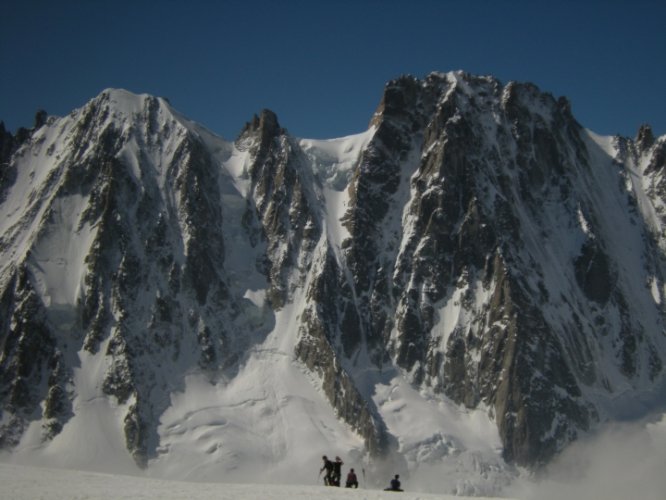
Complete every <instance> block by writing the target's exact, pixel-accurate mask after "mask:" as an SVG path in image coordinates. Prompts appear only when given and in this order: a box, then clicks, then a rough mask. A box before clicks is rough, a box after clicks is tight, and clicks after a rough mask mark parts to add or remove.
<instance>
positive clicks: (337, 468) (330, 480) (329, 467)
mask: <svg viewBox="0 0 666 500" xmlns="http://www.w3.org/2000/svg"><path fill="white" fill-rule="evenodd" d="M321 458H322V459H323V460H324V465H323V467H322V468H321V469H320V470H319V475H320V476H321V473H322V472H324V471H326V474H325V475H324V484H325V485H326V486H340V479H341V478H342V466H343V465H344V462H343V461H342V459H341V458H340V457H335V462H333V461H332V460H329V459H328V457H327V456H326V455H324V456H323V457H321ZM345 487H347V488H358V479H357V478H356V474H355V473H354V469H350V470H349V474H347V482H346V484H345Z"/></svg>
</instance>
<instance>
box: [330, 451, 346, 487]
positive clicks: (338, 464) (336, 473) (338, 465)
mask: <svg viewBox="0 0 666 500" xmlns="http://www.w3.org/2000/svg"><path fill="white" fill-rule="evenodd" d="M343 464H344V462H343V461H342V460H341V459H340V457H335V462H334V463H333V485H334V486H340V478H341V477H342V465H343Z"/></svg>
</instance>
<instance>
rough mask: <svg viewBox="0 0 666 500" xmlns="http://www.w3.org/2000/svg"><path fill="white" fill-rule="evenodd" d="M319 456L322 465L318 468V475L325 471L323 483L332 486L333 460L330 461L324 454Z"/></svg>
mask: <svg viewBox="0 0 666 500" xmlns="http://www.w3.org/2000/svg"><path fill="white" fill-rule="evenodd" d="M321 458H322V460H323V461H324V466H323V467H322V468H321V469H320V470H319V475H320V476H321V473H322V472H323V471H326V475H324V484H325V485H326V486H333V462H331V461H330V460H329V459H328V458H327V457H326V455H324V456H323V457H321Z"/></svg>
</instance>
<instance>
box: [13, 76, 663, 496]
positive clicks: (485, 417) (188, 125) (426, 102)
mask: <svg viewBox="0 0 666 500" xmlns="http://www.w3.org/2000/svg"><path fill="white" fill-rule="evenodd" d="M0 154H1V157H0V231H1V235H2V236H1V237H0V254H1V258H0V347H1V349H2V350H1V352H0V405H1V406H0V408H1V411H2V413H1V415H2V417H1V419H0V445H2V447H4V448H5V449H8V450H12V453H13V455H14V456H15V457H26V460H27V459H28V458H30V459H31V460H33V461H34V460H38V461H39V462H40V463H44V464H49V463H50V462H53V461H57V462H58V463H59V464H60V465H69V466H71V467H79V468H80V467H86V468H93V469H94V468H95V466H96V465H95V464H100V467H101V464H104V466H107V465H108V463H109V457H110V456H111V457H114V460H115V461H116V463H117V466H118V468H119V469H121V470H127V471H129V470H131V469H133V468H134V467H135V466H136V465H135V464H138V465H139V466H141V467H145V468H147V469H148V470H149V471H151V473H153V474H155V475H159V476H170V477H186V478H190V479H192V478H195V479H196V478H201V479H208V478H211V477H215V476H217V475H222V476H224V477H229V478H231V479H233V480H244V479H248V478H253V477H255V476H256V474H257V471H258V470H260V471H261V475H262V478H263V479H264V480H285V481H289V480H298V479H299V478H300V479H302V478H310V476H311V475H312V473H313V471H314V470H315V469H317V466H318V465H319V461H320V457H321V455H322V453H329V454H332V455H335V454H339V455H341V456H344V457H345V458H346V461H347V465H349V464H350V463H354V464H358V465H357V466H358V467H359V468H360V467H361V466H363V467H364V468H365V467H366V466H367V468H368V474H373V473H377V474H378V477H379V476H380V475H381V474H379V471H380V470H381V471H383V470H384V469H383V467H386V470H392V471H393V470H395V471H398V470H399V471H403V472H405V473H408V472H411V473H412V474H415V471H416V470H417V469H419V470H423V469H427V468H429V467H430V468H434V469H437V470H447V471H448V472H449V473H450V474H452V475H455V474H459V475H460V479H459V481H458V483H457V486H456V491H457V492H458V493H481V494H483V493H488V492H490V491H495V490H496V489H497V487H498V485H501V483H502V482H503V481H504V480H505V478H506V477H509V476H510V475H511V474H512V465H514V464H517V465H522V466H527V467H530V468H535V467H539V466H541V465H543V464H545V463H547V462H548V461H549V460H550V459H552V457H553V456H555V455H556V454H557V453H558V452H559V451H561V450H562V449H563V448H564V447H565V446H566V445H567V444H568V443H570V442H572V441H574V440H575V439H576V438H577V437H579V436H580V435H581V434H584V433H586V432H588V431H592V430H594V429H595V428H597V427H598V425H599V424H601V423H603V422H605V421H608V420H611V421H612V420H624V419H631V418H640V417H642V416H645V415H646V414H647V413H649V412H650V411H653V410H655V409H658V407H659V405H662V404H663V403H664V402H665V401H666V399H665V394H666V384H665V382H666V374H665V371H664V362H665V361H666V337H665V334H664V324H663V322H664V314H665V313H666V309H665V308H664V300H665V299H666V288H665V287H664V279H665V277H666V262H665V260H664V257H665V256H666V239H665V237H664V228H665V227H666V223H665V222H666V219H665V217H666V214H665V213H664V210H665V208H666V206H665V201H666V188H665V187H664V183H665V182H666V180H664V168H665V167H666V137H660V138H655V137H653V135H652V133H651V131H650V129H649V128H648V127H644V128H642V129H641V130H640V131H639V133H638V136H637V138H636V139H635V140H630V139H627V138H620V137H600V136H598V135H596V134H594V133H593V132H591V131H589V130H586V129H584V128H583V127H581V126H580V125H579V124H578V123H577V122H576V120H575V119H574V117H573V116H572V113H571V109H570V107H569V104H568V102H567V101H566V99H564V98H560V99H555V98H553V97H552V96H551V95H549V94H547V93H543V92H541V91H540V90H539V89H538V88H536V87H535V86H534V85H531V84H521V83H515V82H511V83H508V84H506V85H503V84H502V83H500V82H499V81H498V80H496V79H494V78H492V77H478V76H473V75H469V74H466V73H463V72H453V73H447V74H439V73H433V74H431V75H429V76H428V77H426V78H425V79H423V80H418V79H415V78H412V77H402V78H399V79H397V80H394V81H391V82H389V83H388V84H387V86H386V88H385V91H384V95H383V98H382V101H381V103H380V105H379V107H378V109H377V112H376V113H375V115H374V116H373V117H372V120H371V123H370V126H369V128H368V130H367V131H365V132H363V133H361V134H358V135H354V136H349V137H344V138H340V139H332V140H309V139H299V138H295V137H292V136H291V135H289V133H288V132H287V131H286V130H285V129H283V128H282V127H281V126H280V124H279V123H278V119H277V117H276V116H275V115H274V114H273V113H272V112H270V111H263V112H262V113H261V114H260V116H257V117H255V118H254V119H253V120H252V121H250V122H249V123H247V124H246V125H245V127H244V128H243V130H242V132H241V134H240V135H239V137H238V138H237V139H236V140H235V141H234V142H227V141H225V140H223V139H222V138H220V137H217V136H215V135H214V134H212V133H211V132H209V131H207V130H206V129H204V128H203V127H201V126H199V125H197V124H196V123H193V122H191V121H189V120H188V119H187V118H185V117H183V116H182V115H180V114H179V113H178V112H176V111H175V110H174V109H173V108H172V107H171V106H170V104H169V103H168V102H167V101H165V100H164V99H160V98H155V97H151V96H147V95H140V96H139V95H134V94H131V93H129V92H126V91H122V90H107V91H104V92H102V94H100V95H99V96H98V97H97V98H95V99H93V100H92V101H90V102H89V103H88V104H86V105H85V106H84V107H83V108H81V109H78V110H75V111H73V112H72V113H71V114H70V115H69V116H66V117H63V118H56V117H46V116H45V115H44V114H43V113H40V114H39V115H38V119H37V121H36V123H35V127H34V128H33V129H32V130H23V131H21V133H17V134H16V136H13V135H12V134H10V133H8V132H7V131H5V130H4V127H2V128H0ZM371 464H372V465H371ZM470 470H471V471H473V472H474V474H475V480H474V481H471V482H470V480H469V478H468V477H467V476H465V472H464V471H470ZM373 471H375V472H373ZM461 471H462V472H461ZM381 477H382V479H381V480H382V481H383V480H384V479H385V476H381Z"/></svg>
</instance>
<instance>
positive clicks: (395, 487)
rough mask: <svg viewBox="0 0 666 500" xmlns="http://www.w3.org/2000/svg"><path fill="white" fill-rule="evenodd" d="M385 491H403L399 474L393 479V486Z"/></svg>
mask: <svg viewBox="0 0 666 500" xmlns="http://www.w3.org/2000/svg"><path fill="white" fill-rule="evenodd" d="M384 491H402V489H401V488H400V476H399V475H398V474H396V475H395V477H394V478H393V479H391V486H390V487H389V488H386V489H385V490H384Z"/></svg>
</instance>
